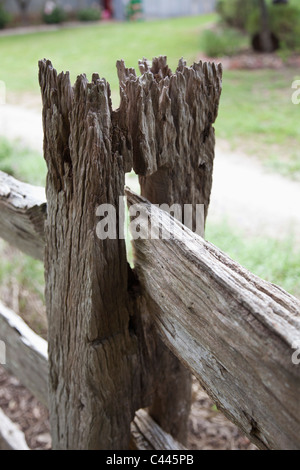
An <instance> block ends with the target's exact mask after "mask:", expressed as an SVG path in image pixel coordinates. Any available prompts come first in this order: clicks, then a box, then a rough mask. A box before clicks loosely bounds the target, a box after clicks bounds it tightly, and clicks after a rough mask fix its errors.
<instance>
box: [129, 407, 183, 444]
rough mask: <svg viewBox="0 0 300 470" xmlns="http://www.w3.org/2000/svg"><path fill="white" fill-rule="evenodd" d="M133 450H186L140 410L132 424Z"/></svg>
mask: <svg viewBox="0 0 300 470" xmlns="http://www.w3.org/2000/svg"><path fill="white" fill-rule="evenodd" d="M130 447H131V449H134V450H186V448H185V447H184V446H183V445H181V444H180V443H179V442H177V441H175V439H174V438H173V437H172V436H171V435H170V434H168V433H166V432H165V431H163V429H162V428H161V427H160V426H159V425H158V424H157V423H156V422H155V421H154V420H153V419H152V418H151V416H149V414H148V413H147V411H146V410H139V411H138V412H137V413H136V415H135V417H134V420H133V422H132V424H131V445H130Z"/></svg>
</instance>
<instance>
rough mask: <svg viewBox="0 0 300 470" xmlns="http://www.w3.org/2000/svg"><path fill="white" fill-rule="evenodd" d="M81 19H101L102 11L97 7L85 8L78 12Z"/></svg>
mask: <svg viewBox="0 0 300 470" xmlns="http://www.w3.org/2000/svg"><path fill="white" fill-rule="evenodd" d="M77 17H78V19H79V21H99V20H100V19H101V11H100V10H99V9H97V8H84V9H82V10H79V12H78V13H77Z"/></svg>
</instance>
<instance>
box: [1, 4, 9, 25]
mask: <svg viewBox="0 0 300 470" xmlns="http://www.w3.org/2000/svg"><path fill="white" fill-rule="evenodd" d="M10 21H11V15H10V14H9V13H8V12H7V11H6V10H5V9H4V8H3V6H2V5H0V29H3V28H4V27H5V26H6V25H7V23H9V22H10Z"/></svg>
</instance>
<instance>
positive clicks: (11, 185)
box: [0, 171, 46, 260]
mask: <svg viewBox="0 0 300 470" xmlns="http://www.w3.org/2000/svg"><path fill="white" fill-rule="evenodd" d="M45 218H46V196H45V190H44V188H39V187H37V186H31V185H30V184H26V183H21V182H20V181H17V180H16V179H15V178H13V177H12V176H9V175H7V174H6V173H3V172H2V171H0V236H1V238H4V240H6V241H8V242H9V243H10V244H12V245H14V246H16V247H17V248H19V249H20V250H22V251H24V252H25V253H26V254H28V255H30V256H33V257H34V258H38V259H40V260H43V259H44V249H45V237H44V223H45Z"/></svg>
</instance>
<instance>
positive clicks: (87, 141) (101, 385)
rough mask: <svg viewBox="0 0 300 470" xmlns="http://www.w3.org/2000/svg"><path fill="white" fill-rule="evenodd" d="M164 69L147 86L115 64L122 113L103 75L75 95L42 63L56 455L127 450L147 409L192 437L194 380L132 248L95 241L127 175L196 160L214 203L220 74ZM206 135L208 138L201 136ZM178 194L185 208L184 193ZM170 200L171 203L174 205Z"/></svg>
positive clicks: (81, 82) (79, 84)
mask: <svg viewBox="0 0 300 470" xmlns="http://www.w3.org/2000/svg"><path fill="white" fill-rule="evenodd" d="M165 61H166V60H165V58H159V59H155V60H154V65H153V68H152V69H151V70H144V71H143V74H142V75H141V77H139V78H137V77H136V75H135V72H134V71H133V69H131V70H128V69H126V68H125V65H124V64H123V63H122V62H119V63H118V66H117V68H118V74H119V79H120V89H121V104H120V107H119V109H118V110H116V111H113V110H112V107H111V100H110V89H109V85H108V84H107V82H106V81H105V80H104V79H100V78H99V76H98V75H97V74H94V75H93V77H92V81H91V82H89V81H88V80H87V78H86V77H85V75H81V76H79V77H78V78H77V81H76V83H75V85H74V86H72V85H71V84H70V79H69V74H68V73H66V74H64V73H62V74H60V75H58V74H57V72H56V71H55V70H54V69H53V67H52V64H51V62H49V61H46V60H44V61H41V62H40V74H39V79H40V85H41V91H42V98H43V124H44V154H45V159H46V162H47V166H48V176H47V188H46V189H47V200H48V217H47V223H46V258H45V271H46V303H47V310H48V319H49V351H50V355H49V360H50V396H51V399H50V414H51V416H52V417H53V418H52V423H51V424H52V433H53V436H52V440H53V443H54V447H55V448H56V447H57V448H106V449H110V448H111V449H116V448H128V444H129V435H130V422H131V420H132V419H133V416H134V412H135V411H136V410H137V409H140V408H143V407H145V406H149V404H151V402H152V403H153V406H152V408H150V409H151V410H152V416H154V417H155V419H156V420H157V421H159V422H160V424H161V425H162V426H163V427H164V429H165V430H167V431H168V432H170V433H172V435H173V436H175V437H177V438H180V439H182V440H184V436H185V434H186V417H187V414H188V411H189V398H188V396H189V389H190V380H189V374H188V372H187V370H186V369H185V368H183V367H182V365H181V363H180V362H179V361H178V360H177V359H176V358H174V357H172V354H170V352H169V351H167V349H166V348H165V347H164V346H163V345H162V343H161V342H160V340H158V339H157V338H156V337H155V335H153V334H152V331H153V327H152V319H151V316H150V314H149V312H148V311H147V305H146V303H145V300H144V299H143V298H142V297H141V296H139V295H138V292H137V291H138V280H136V276H135V274H134V273H133V272H132V270H131V269H130V268H129V267H128V264H127V260H126V251H125V243H124V240H117V239H116V240H112V239H107V240H99V239H98V238H97V236H96V230H95V229H96V225H97V219H96V215H95V214H96V209H97V207H98V206H99V205H100V204H103V203H104V204H112V205H113V206H114V207H115V208H116V210H117V214H118V209H119V203H120V201H119V196H121V195H123V193H124V179H125V172H126V171H130V170H131V168H132V166H133V168H134V169H135V171H136V172H138V173H139V174H140V175H145V176H147V175H150V174H151V173H152V172H155V171H156V170H157V168H158V167H160V166H161V165H165V166H166V165H169V167H170V168H173V169H174V168H175V167H178V169H179V168H181V170H182V172H183V173H184V172H185V169H186V168H185V165H186V164H187V165H188V168H189V169H191V166H192V165H194V163H195V161H196V160H195V159H196V153H197V158H198V159H199V158H204V160H205V162H206V163H207V169H208V173H207V175H208V176H207V175H206V173H205V177H203V178H202V176H201V174H202V173H203V169H204V167H205V166H206V163H205V165H202V163H201V162H200V163H201V164H200V163H199V162H198V160H197V162H198V163H199V164H200V167H201V168H200V170H199V171H200V179H199V178H198V179H197V184H198V183H199V182H201V185H200V186H199V185H198V186H199V188H200V189H197V191H198V192H197V195H198V193H199V190H200V192H201V194H202V193H203V194H204V196H203V197H204V198H205V201H207V204H208V199H209V193H210V186H211V181H210V179H211V170H212V159H213V145H214V140H213V138H210V137H209V136H213V130H212V128H211V123H212V122H213V121H214V119H215V117H216V113H217V107H218V97H219V95H220V87H221V80H220V74H221V69H220V68H217V67H215V66H214V65H205V64H204V65H203V64H202V63H200V64H198V65H197V64H194V66H193V67H191V68H188V67H186V66H185V64H184V63H183V62H182V61H180V64H179V67H178V70H177V71H176V72H175V74H171V72H170V71H168V72H162V73H165V75H164V76H163V79H162V80H160V75H159V74H160V72H159V70H160V69H163V68H166V66H163V65H162V64H164V62H165ZM156 62H157V63H156ZM144 67H145V64H144ZM141 69H142V65H141ZM156 69H157V70H156ZM166 70H167V68H166ZM168 70H169V69H168ZM167 75H168V76H167ZM178 92H180V93H181V95H180V96H179V95H178ZM197 94H198V95H201V96H202V98H201V97H198V98H197V100H198V101H197V103H199V102H200V101H201V100H202V101H203V103H202V108H201V113H202V114H203V116H204V117H203V118H200V117H198V114H197V113H198V110H197V109H196V108H197V106H195V103H193V100H194V96H195V95H197ZM207 94H210V96H211V98H207ZM199 100H200V101H199ZM186 102H187V103H188V104H186ZM207 107H208V108H209V111H207V110H206V108H207ZM157 113H158V114H157ZM156 114H157V115H156ZM204 120H205V126H206V127H207V129H206V130H205V129H204V127H203V126H204ZM164 122H165V123H166V124H165V125H164V124H163V123H164ZM200 124H201V126H202V127H203V129H202V128H201V131H199V132H198V131H197V133H196V132H195V129H196V128H198V126H199V125H200ZM186 127H188V128H189V129H188V130H187V131H185V130H184V129H185V128H186ZM171 128H172V131H171V130H170V129H171ZM191 133H194V134H195V135H196V136H197V137H196V138H195V139H194V138H193V137H192V135H191ZM199 139H200V140H199ZM174 142H175V143H174ZM208 143H209V145H208ZM200 144H201V152H200V154H201V155H202V156H201V155H200V156H199V148H198V147H199V145H200ZM174 145H175V150H176V152H175V154H173V149H174ZM208 148H210V153H209V155H208V156H206V153H207V151H208V150H207V149H208ZM183 161H184V162H185V163H183ZM201 165H202V166H201ZM198 169H199V166H197V173H199V171H198ZM172 171H173V170H172ZM201 172H202V173H201ZM203 174H204V173H203ZM188 179H189V180H190V179H191V176H189V178H188ZM165 181H166V180H165ZM185 181H186V180H185ZM195 182H196V180H195ZM175 186H176V191H175V189H174V191H175V192H176V194H177V195H178V197H179V198H182V199H183V202H184V201H185V199H184V197H183V194H182V191H181V190H180V189H179V183H178V185H177V184H176V185H175V184H174V188H175ZM183 187H185V185H183ZM193 188H194V189H195V187H194V186H193ZM174 191H173V190H172V191H169V195H168V198H167V199H166V200H165V201H164V202H166V203H169V201H170V200H171V199H172V198H173V192H174ZM184 191H186V194H185V196H186V197H188V196H190V195H191V191H190V188H189V189H188V190H184ZM165 194H166V195H167V193H165ZM199 194H200V193H199ZM198 199H199V198H198V196H195V197H194V196H193V197H192V199H191V200H190V201H189V202H190V203H191V204H192V203H193V202H194V201H195V200H197V202H200V203H201V201H202V199H203V198H202V199H201V198H200V199H201V200H200V199H199V201H198ZM181 202H182V201H181ZM118 223H119V224H120V223H121V222H120V221H119V220H118ZM149 336H150V337H149ZM158 363H159V364H160V367H157V364H158ZM75 365H76V367H75Z"/></svg>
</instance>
